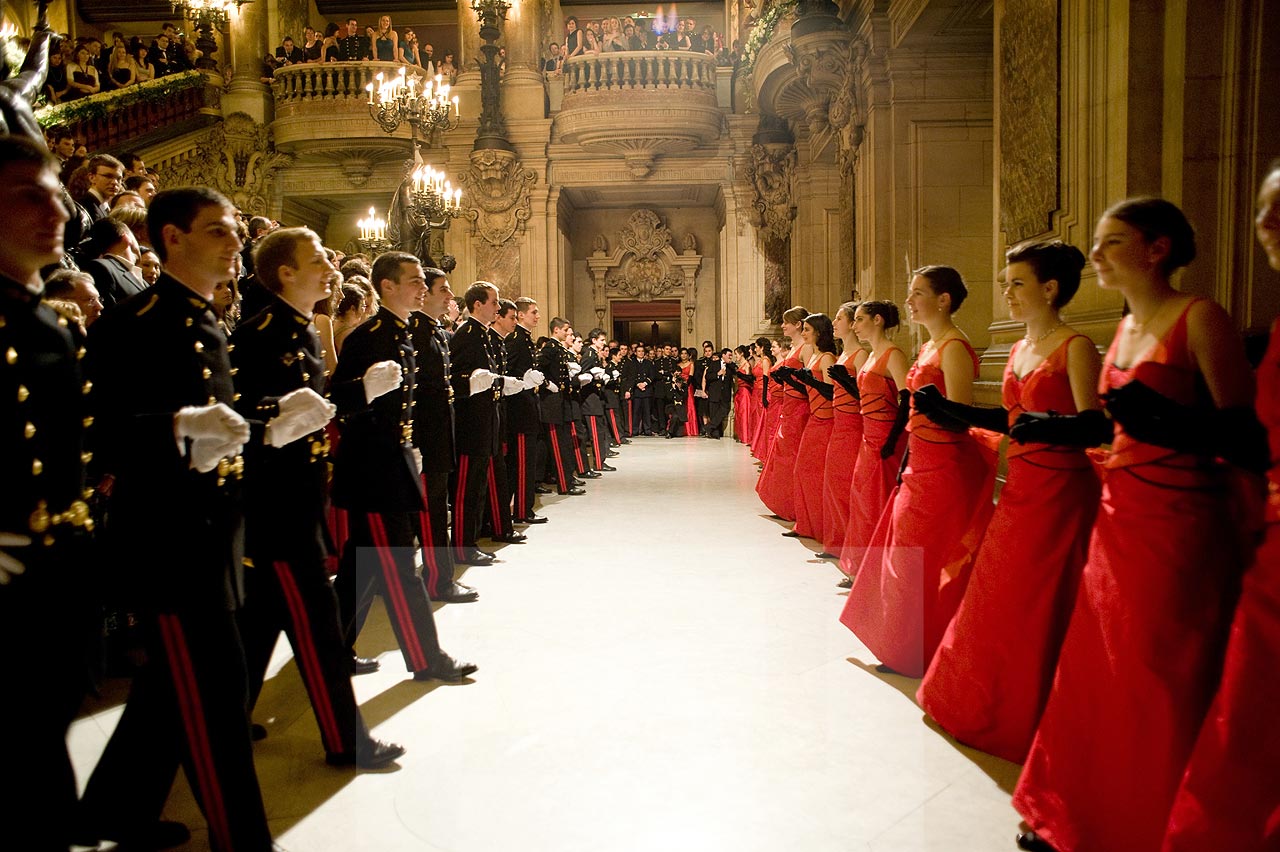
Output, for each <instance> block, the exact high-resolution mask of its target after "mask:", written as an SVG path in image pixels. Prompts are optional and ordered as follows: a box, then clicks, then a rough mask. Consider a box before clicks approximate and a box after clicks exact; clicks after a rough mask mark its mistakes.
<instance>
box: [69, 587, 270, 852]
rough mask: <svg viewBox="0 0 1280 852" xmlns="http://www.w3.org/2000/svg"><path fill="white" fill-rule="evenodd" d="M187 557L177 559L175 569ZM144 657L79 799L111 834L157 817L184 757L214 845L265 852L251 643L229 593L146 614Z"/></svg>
mask: <svg viewBox="0 0 1280 852" xmlns="http://www.w3.org/2000/svg"><path fill="white" fill-rule="evenodd" d="M180 567H181V566H175V570H178V569H179V568H180ZM142 623H143V637H144V642H145V646H146V651H147V662H146V663H145V664H144V665H143V667H142V668H141V669H139V671H138V672H137V674H136V675H135V676H134V678H133V687H132V689H131V690H130V692H129V700H128V703H126V704H125V708H124V715H122V716H121V717H120V722H119V724H117V725H116V729H115V731H114V732H113V733H112V735H111V740H110V742H108V743H107V748H106V750H105V751H104V752H103V754H102V758H101V759H100V760H99V761H98V765H97V767H95V769H94V771H93V775H92V776H91V777H90V778H89V784H88V786H87V787H86V788H85V793H84V797H83V798H82V799H81V805H82V808H83V816H84V824H85V825H86V826H88V827H90V828H92V829H93V830H94V831H95V832H96V833H97V834H100V835H101V836H102V837H104V838H109V839H112V840H114V839H117V838H120V837H125V836H128V835H130V834H133V833H135V832H138V831H141V830H145V829H148V828H150V827H151V826H153V825H154V823H155V821H156V820H158V819H160V813H161V810H162V809H163V807H164V803H165V800H166V799H167V798H168V797H169V790H170V788H171V787H172V786H173V779H174V776H175V775H176V774H177V770H178V765H179V763H181V765H182V767H183V769H184V771H185V772H186V775H187V780H188V781H189V782H190V784H191V790H192V792H193V793H195V796H196V799H197V801H198V802H199V803H200V807H201V809H202V810H203V811H204V815H205V819H206V820H207V821H208V824H209V841H210V845H211V846H212V847H213V848H214V849H215V850H217V852H268V850H270V849H271V833H270V831H268V829H267V817H266V813H265V812H264V810H263V807H262V793H261V791H260V790H259V788H258V777H257V775H256V774H255V773H254V767H253V751H252V749H251V747H250V743H249V714H248V696H247V694H246V691H245V685H246V677H247V676H246V671H245V660H244V651H243V649H242V647H241V644H240V632H239V629H238V628H237V626H236V620H235V615H234V613H232V612H230V611H228V610H226V609H225V608H224V606H223V605H222V601H210V602H209V603H208V604H207V605H203V604H202V605H201V606H199V607H198V608H197V607H194V606H193V607H191V608H189V609H184V610H181V611H178V612H166V613H159V614H150V615H146V616H143V618H142Z"/></svg>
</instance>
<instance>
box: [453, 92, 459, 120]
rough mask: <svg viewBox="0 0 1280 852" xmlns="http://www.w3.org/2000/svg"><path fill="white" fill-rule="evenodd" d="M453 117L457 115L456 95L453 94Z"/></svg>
mask: <svg viewBox="0 0 1280 852" xmlns="http://www.w3.org/2000/svg"><path fill="white" fill-rule="evenodd" d="M453 117H454V118H457V117H458V96H457V95H454V96H453Z"/></svg>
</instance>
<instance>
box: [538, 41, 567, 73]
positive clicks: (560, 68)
mask: <svg viewBox="0 0 1280 852" xmlns="http://www.w3.org/2000/svg"><path fill="white" fill-rule="evenodd" d="M547 51H548V54H549V55H548V56H547V58H546V59H544V60H542V71H543V73H544V74H546V75H547V76H548V77H559V76H560V75H561V74H562V73H564V51H562V50H561V49H560V43H559V42H556V41H553V42H551V44H549V45H547Z"/></svg>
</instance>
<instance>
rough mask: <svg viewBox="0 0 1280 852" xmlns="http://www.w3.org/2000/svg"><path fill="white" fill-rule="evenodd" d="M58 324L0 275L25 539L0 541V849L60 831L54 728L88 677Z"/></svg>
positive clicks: (29, 845) (68, 363)
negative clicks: (2, 579) (0, 739)
mask: <svg viewBox="0 0 1280 852" xmlns="http://www.w3.org/2000/svg"><path fill="white" fill-rule="evenodd" d="M66 325H67V323H66V320H64V319H62V318H60V317H59V316H58V315H57V314H55V313H54V312H53V310H52V309H51V308H49V307H48V306H47V305H42V304H40V297H39V296H38V295H37V294H35V293H32V292H31V291H30V290H28V289H27V288H26V287H24V286H23V285H22V284H19V283H18V282H16V281H13V280H10V279H8V278H4V277H0V400H3V402H2V403H0V430H2V434H3V435H4V453H3V454H0V482H3V483H4V486H3V487H0V531H3V532H6V533H15V534H21V535H26V536H29V537H30V538H31V540H32V543H31V545H30V546H27V547H11V546H5V547H4V551H5V552H6V553H7V554H9V555H11V556H12V557H14V558H15V559H17V560H18V561H19V562H21V563H22V564H23V565H24V566H25V568H26V571H25V573H23V574H21V575H17V576H14V577H13V578H12V579H11V581H10V583H9V585H6V586H0V647H3V649H4V650H3V652H0V681H2V682H3V683H5V684H7V687H6V688H7V689H8V690H10V691H11V692H10V695H9V698H8V699H7V700H5V701H3V702H0V730H3V731H5V732H6V735H5V744H4V749H5V750H4V756H3V758H0V776H2V777H3V780H0V791H3V801H4V810H5V817H4V819H3V820H0V848H3V849H26V850H36V851H37V852H43V850H48V849H57V850H65V849H66V848H67V846H68V845H69V843H70V841H71V837H69V836H68V835H69V833H70V824H71V821H72V817H73V811H74V808H75V803H76V785H75V775H74V774H73V773H72V770H71V762H70V760H68V758H67V745H66V739H65V738H66V733H67V726H68V725H69V724H70V723H71V720H72V719H73V718H74V717H75V714H76V710H77V708H78V707H79V705H80V699H81V696H82V694H83V691H84V687H85V686H86V684H87V683H88V677H87V670H86V655H85V651H86V647H85V641H86V637H88V636H89V635H90V631H91V630H92V629H93V628H94V627H95V625H94V621H93V615H92V612H91V609H90V607H89V605H88V604H89V600H88V597H89V596H88V595H87V594H86V593H85V590H86V586H87V583H86V577H85V576H84V575H83V572H84V569H85V568H87V567H89V566H88V564H87V563H88V560H86V559H85V558H84V551H85V545H86V543H87V542H86V539H87V534H88V532H89V531H90V530H92V528H93V520H92V519H91V518H90V514H89V506H88V504H87V503H86V500H87V499H88V496H87V495H86V494H85V493H84V492H82V490H81V489H82V488H83V487H84V464H83V458H82V456H81V450H82V449H83V446H82V443H81V436H82V433H83V429H84V426H85V425H87V421H86V419H85V418H86V414H87V412H88V406H87V405H86V404H85V397H84V395H83V389H84V385H83V384H82V382H81V378H80V370H79V364H78V363H77V356H78V354H80V353H83V350H79V349H77V347H76V346H75V344H74V342H73V340H72V337H71V335H70V334H69V333H68V331H67V328H66ZM171 440H172V439H171ZM97 627H98V628H99V629H100V627H101V622H100V621H99V622H98V624H97ZM37 684H38V686H36V685H37ZM24 686H29V687H33V688H28V689H24V690H23V692H22V695H21V698H20V699H19V698H18V697H17V696H16V695H14V694H13V692H12V690H18V689H22V688H23V687H24Z"/></svg>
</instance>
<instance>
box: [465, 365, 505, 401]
mask: <svg viewBox="0 0 1280 852" xmlns="http://www.w3.org/2000/svg"><path fill="white" fill-rule="evenodd" d="M497 378H498V376H496V375H494V374H493V373H491V372H489V371H488V370H472V371H471V379H470V382H471V395H472V396H475V395H476V394H478V393H484V392H485V391H487V390H491V389H492V388H493V382H494V380H495V379H497Z"/></svg>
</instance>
